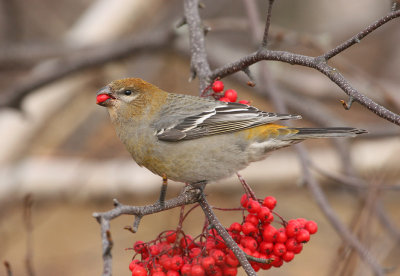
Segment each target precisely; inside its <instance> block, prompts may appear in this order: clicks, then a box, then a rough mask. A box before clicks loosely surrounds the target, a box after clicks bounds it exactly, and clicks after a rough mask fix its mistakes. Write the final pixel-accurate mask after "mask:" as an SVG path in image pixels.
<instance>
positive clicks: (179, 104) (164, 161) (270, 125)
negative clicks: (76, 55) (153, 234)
mask: <svg viewBox="0 0 400 276" xmlns="http://www.w3.org/2000/svg"><path fill="white" fill-rule="evenodd" d="M96 103H97V104H98V105H101V106H104V107H106V108H107V110H108V112H109V115H110V118H111V122H112V124H113V126H114V128H115V130H116V133H117V136H118V137H119V138H120V140H121V141H122V143H123V144H124V145H125V146H126V149H127V150H128V152H129V153H130V154H131V156H132V158H133V159H134V161H135V162H136V163H137V164H138V165H139V166H142V167H145V168H147V169H149V170H150V171H151V172H153V173H154V174H157V175H159V176H164V177H165V176H166V177H167V178H168V179H170V180H174V181H178V182H183V183H186V184H189V185H197V184H199V183H209V182H215V181H218V180H221V179H224V178H227V177H229V176H232V175H234V174H235V173H237V172H238V171H240V170H242V169H244V168H246V167H247V166H248V165H249V164H250V163H252V162H256V161H260V160H263V159H265V158H266V157H267V154H268V153H269V152H271V151H273V150H277V149H280V148H283V147H287V146H290V145H293V144H296V143H298V142H301V141H303V140H306V139H311V138H333V137H355V136H357V135H358V134H363V133H366V131H365V130H363V129H358V128H352V127H329V128H308V127H307V128H297V127H287V126H284V125H279V124H277V123H276V122H277V121H281V120H292V119H293V120H294V119H301V116H300V115H291V114H278V113H274V112H265V111H261V110H259V109H257V108H256V107H254V106H250V105H247V104H240V103H234V102H222V101H218V100H216V99H213V98H206V97H197V96H191V95H184V94H175V93H169V92H166V91H163V90H162V89H160V88H158V87H157V86H155V85H153V84H151V83H149V82H146V81H144V80H142V79H140V78H125V79H120V80H115V81H112V82H111V83H109V84H108V85H106V86H104V87H103V88H101V89H100V90H98V92H97V97H96Z"/></svg>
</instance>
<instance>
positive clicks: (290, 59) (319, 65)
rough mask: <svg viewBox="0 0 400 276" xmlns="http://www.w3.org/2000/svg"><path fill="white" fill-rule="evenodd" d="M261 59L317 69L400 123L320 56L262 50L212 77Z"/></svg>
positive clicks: (371, 107)
mask: <svg viewBox="0 0 400 276" xmlns="http://www.w3.org/2000/svg"><path fill="white" fill-rule="evenodd" d="M261 60H276V61H281V62H286V63H289V64H292V65H294V64H296V65H302V66H306V67H310V68H313V69H316V70H318V71H320V72H321V73H323V74H324V75H326V76H327V77H328V78H330V79H331V80H332V81H333V82H334V83H335V84H336V85H337V86H339V87H340V88H341V89H342V90H343V91H344V92H345V93H346V94H347V95H349V96H350V97H352V98H353V99H354V101H357V102H358V103H360V104H361V105H363V106H365V107H366V108H368V109H369V110H371V111H372V112H374V113H375V114H376V115H378V116H379V117H382V118H383V119H386V120H387V121H389V122H392V123H394V124H396V125H400V115H398V114H396V113H394V112H392V111H390V110H388V109H386V108H385V107H383V106H381V105H379V104H378V103H376V102H375V101H373V100H372V99H370V98H368V97H367V96H365V95H363V94H361V93H360V92H358V91H357V90H356V89H355V88H353V87H352V86H351V85H350V83H349V82H348V81H347V80H346V79H345V78H344V77H343V76H342V75H341V74H340V72H339V71H338V70H336V69H335V68H333V67H331V66H329V65H328V64H327V63H326V62H324V61H323V60H322V59H321V58H318V57H317V58H314V57H310V56H304V55H299V54H294V53H290V52H285V51H270V50H261V51H258V52H254V53H252V54H249V55H248V56H245V57H243V58H241V59H239V60H237V61H235V62H232V63H229V64H226V65H224V66H222V67H220V68H218V69H216V70H214V71H213V72H212V74H211V76H210V78H211V79H215V78H217V77H220V78H223V77H225V76H227V75H230V74H233V73H235V72H238V71H240V70H243V69H244V68H246V67H249V66H250V65H252V64H254V63H257V62H259V61H261Z"/></svg>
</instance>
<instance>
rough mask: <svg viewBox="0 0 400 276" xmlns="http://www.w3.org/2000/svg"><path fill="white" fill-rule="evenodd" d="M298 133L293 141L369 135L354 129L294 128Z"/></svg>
mask: <svg viewBox="0 0 400 276" xmlns="http://www.w3.org/2000/svg"><path fill="white" fill-rule="evenodd" d="M292 129H295V130H298V132H297V133H296V134H295V135H294V136H292V137H291V139H300V140H302V139H310V138H335V137H355V136H357V135H358V134H363V133H368V132H367V131H366V130H364V129H359V128H352V127H328V128H292Z"/></svg>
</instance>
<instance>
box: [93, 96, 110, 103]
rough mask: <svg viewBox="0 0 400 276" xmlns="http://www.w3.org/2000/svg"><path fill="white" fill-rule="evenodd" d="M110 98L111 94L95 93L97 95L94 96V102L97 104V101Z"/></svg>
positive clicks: (100, 101)
mask: <svg viewBox="0 0 400 276" xmlns="http://www.w3.org/2000/svg"><path fill="white" fill-rule="evenodd" d="M110 98H111V96H110V95H107V94H100V95H97V97H96V103H97V104H99V103H102V102H105V101H106V100H108V99H110Z"/></svg>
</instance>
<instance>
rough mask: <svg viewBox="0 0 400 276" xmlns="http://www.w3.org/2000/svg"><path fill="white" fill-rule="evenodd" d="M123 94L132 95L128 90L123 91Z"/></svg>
mask: <svg viewBox="0 0 400 276" xmlns="http://www.w3.org/2000/svg"><path fill="white" fill-rule="evenodd" d="M124 94H125V95H127V96H129V95H131V94H132V90H129V89H127V90H124Z"/></svg>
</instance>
